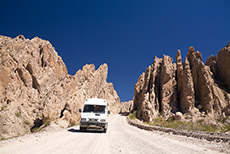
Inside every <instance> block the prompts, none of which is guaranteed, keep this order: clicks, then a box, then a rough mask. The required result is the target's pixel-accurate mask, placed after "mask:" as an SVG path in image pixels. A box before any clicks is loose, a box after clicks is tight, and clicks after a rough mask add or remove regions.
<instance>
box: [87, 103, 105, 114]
mask: <svg viewBox="0 0 230 154" xmlns="http://www.w3.org/2000/svg"><path fill="white" fill-rule="evenodd" d="M83 112H84V113H86V112H93V113H105V106H103V105H85V106H84V110H83Z"/></svg>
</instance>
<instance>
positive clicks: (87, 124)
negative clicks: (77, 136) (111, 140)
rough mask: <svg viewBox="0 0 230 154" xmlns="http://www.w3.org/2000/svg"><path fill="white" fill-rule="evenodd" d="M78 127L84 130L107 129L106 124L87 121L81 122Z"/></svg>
mask: <svg viewBox="0 0 230 154" xmlns="http://www.w3.org/2000/svg"><path fill="white" fill-rule="evenodd" d="M80 127H84V128H96V129H97V128H107V127H108V123H107V122H88V121H81V122H80Z"/></svg>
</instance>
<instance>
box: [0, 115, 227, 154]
mask: <svg viewBox="0 0 230 154" xmlns="http://www.w3.org/2000/svg"><path fill="white" fill-rule="evenodd" d="M125 118H126V117H124V116H121V115H111V116H110V117H109V127H108V131H107V133H106V134H105V133H101V132H97V131H90V132H79V126H76V127H72V128H68V129H60V130H56V131H44V132H39V133H35V134H28V135H25V136H22V137H18V138H13V139H9V140H5V141H0V154H31V153H33V154H43V153H47V154H63V153H66V154H72V153H77V154H92V153H97V154H109V153H114V154H117V153H124V154H128V153H138V154H142V153H143V154H146V153H148V154H151V153H152V154H163V153H164V154H172V153H173V154H193V153H200V154H205V153H207V154H213V153H230V145H229V143H215V142H208V141H205V140H199V139H194V138H188V137H184V136H177V135H171V134H166V133H161V132H157V131H156V132H150V131H145V130H141V129H138V128H136V127H133V126H130V125H128V124H127V121H126V119H125Z"/></svg>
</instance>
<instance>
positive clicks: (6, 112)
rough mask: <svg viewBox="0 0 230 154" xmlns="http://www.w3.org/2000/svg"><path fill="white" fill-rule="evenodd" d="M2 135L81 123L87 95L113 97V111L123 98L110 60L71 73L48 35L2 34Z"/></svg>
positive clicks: (0, 82) (109, 99)
mask: <svg viewBox="0 0 230 154" xmlns="http://www.w3.org/2000/svg"><path fill="white" fill-rule="evenodd" d="M0 57H1V58H0V138H8V137H12V136H18V135H23V134H25V133H26V132H28V131H30V129H31V128H34V127H39V126H41V125H43V124H44V123H46V122H47V121H55V123H57V124H59V125H62V126H63V127H67V126H69V125H71V124H74V123H77V122H78V121H79V118H80V113H79V112H78V111H79V109H80V108H82V106H83V103H84V101H85V99H86V98H92V97H98V98H104V99H106V100H107V101H108V104H109V108H110V110H111V111H112V112H113V113H118V112H119V111H120V108H119V107H120V99H119V97H118V95H117V93H116V91H115V90H114V88H113V84H112V83H107V81H106V80H107V73H108V66H107V64H103V65H101V66H100V67H99V68H98V69H97V70H95V66H94V65H93V64H91V65H85V66H84V67H83V68H82V70H79V71H77V72H76V74H75V75H74V76H71V75H68V72H67V68H66V66H65V64H64V62H63V61H62V58H61V57H60V56H58V55H57V52H56V51H55V49H54V47H52V45H51V44H50V43H49V42H48V41H45V40H42V39H40V38H38V37H35V38H33V39H31V40H29V39H25V38H24V36H22V35H19V36H18V37H16V38H14V39H12V38H9V37H6V36H0Z"/></svg>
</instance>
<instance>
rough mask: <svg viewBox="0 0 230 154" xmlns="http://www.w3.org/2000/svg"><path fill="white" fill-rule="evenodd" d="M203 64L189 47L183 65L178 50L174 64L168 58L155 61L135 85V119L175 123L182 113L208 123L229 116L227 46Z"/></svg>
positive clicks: (198, 55) (229, 48)
mask: <svg viewBox="0 0 230 154" xmlns="http://www.w3.org/2000/svg"><path fill="white" fill-rule="evenodd" d="M206 64H207V66H206V65H204V63H203V62H202V55H201V53H200V52H199V51H197V52H195V49H194V48H193V47H190V48H189V51H188V54H187V57H186V58H185V62H184V63H182V58H181V52H180V50H179V51H178V52H177V55H176V64H175V63H173V59H172V58H170V57H169V56H165V55H164V56H163V59H159V58H157V57H155V60H154V62H153V64H152V65H150V66H149V67H147V69H146V71H145V73H143V74H141V75H140V77H139V79H138V80H137V83H136V84H135V89H134V110H136V111H137V117H138V118H139V119H142V120H144V121H151V120H152V119H153V118H156V117H158V116H161V117H162V118H164V119H166V120H167V119H168V118H174V119H175V117H179V116H178V115H180V117H183V114H185V113H187V114H190V115H193V116H194V115H195V116H196V117H199V116H201V115H202V116H203V115H205V116H206V117H208V118H212V119H215V118H220V117H225V116H230V114H229V113H230V92H229V91H230V88H229V87H230V86H229V85H230V84H229V83H230V67H228V66H230V43H228V45H227V46H226V47H225V48H223V49H221V50H220V51H219V53H218V55H217V56H211V57H210V58H208V59H207V62H206Z"/></svg>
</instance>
